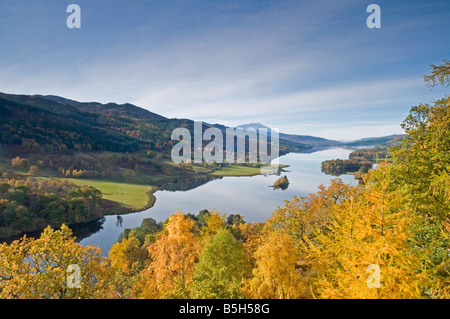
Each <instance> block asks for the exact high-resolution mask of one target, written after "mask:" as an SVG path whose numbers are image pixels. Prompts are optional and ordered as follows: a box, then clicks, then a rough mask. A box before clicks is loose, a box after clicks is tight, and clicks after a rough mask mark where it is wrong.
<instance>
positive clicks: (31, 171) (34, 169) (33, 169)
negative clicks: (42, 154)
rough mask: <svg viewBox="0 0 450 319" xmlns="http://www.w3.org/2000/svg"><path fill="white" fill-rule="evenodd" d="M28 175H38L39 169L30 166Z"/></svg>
mask: <svg viewBox="0 0 450 319" xmlns="http://www.w3.org/2000/svg"><path fill="white" fill-rule="evenodd" d="M28 173H29V174H30V175H36V174H37V173H39V169H38V167H37V166H35V165H32V166H31V167H30V171H29V172H28Z"/></svg>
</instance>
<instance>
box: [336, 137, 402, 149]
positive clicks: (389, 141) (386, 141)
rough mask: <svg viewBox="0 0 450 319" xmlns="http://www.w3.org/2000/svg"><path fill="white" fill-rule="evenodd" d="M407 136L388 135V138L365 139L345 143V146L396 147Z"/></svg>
mask: <svg viewBox="0 0 450 319" xmlns="http://www.w3.org/2000/svg"><path fill="white" fill-rule="evenodd" d="M404 136H405V134H394V135H388V136H382V137H369V138H363V139H360V140H356V141H352V142H345V143H343V144H344V145H348V146H376V145H378V146H386V147H392V146H395V145H398V144H399V143H400V142H401V140H402V139H403V137H404Z"/></svg>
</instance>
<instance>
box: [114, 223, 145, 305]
mask: <svg viewBox="0 0 450 319" xmlns="http://www.w3.org/2000/svg"><path fill="white" fill-rule="evenodd" d="M135 234H136V231H135V230H132V231H131V232H130V234H128V236H127V237H123V238H122V240H121V241H120V242H117V243H115V244H114V245H112V247H111V249H110V250H109V253H108V259H109V262H110V266H111V270H112V271H113V274H112V277H113V278H112V286H113V288H112V290H113V291H114V292H115V294H116V295H117V297H119V298H126V297H134V296H135V294H136V292H137V291H134V290H136V289H135V285H136V284H137V282H138V279H139V275H140V272H141V271H142V270H143V269H144V267H145V262H146V258H147V252H146V250H145V249H143V248H142V244H141V242H140V241H139V240H138V239H137V238H136V236H135Z"/></svg>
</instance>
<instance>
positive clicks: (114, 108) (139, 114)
mask: <svg viewBox="0 0 450 319" xmlns="http://www.w3.org/2000/svg"><path fill="white" fill-rule="evenodd" d="M36 96H37V97H41V98H43V99H46V100H49V101H54V102H57V103H59V104H63V105H69V106H73V107H75V108H76V109H78V110H80V111H82V112H90V113H100V114H104V115H112V116H123V117H130V118H135V119H146V120H164V119H166V118H165V117H164V116H161V115H159V114H156V113H153V112H150V111H148V110H146V109H143V108H140V107H138V106H136V105H133V104H130V103H125V104H116V103H107V104H101V103H98V102H78V101H74V100H69V99H66V98H63V97H60V96H55V95H36Z"/></svg>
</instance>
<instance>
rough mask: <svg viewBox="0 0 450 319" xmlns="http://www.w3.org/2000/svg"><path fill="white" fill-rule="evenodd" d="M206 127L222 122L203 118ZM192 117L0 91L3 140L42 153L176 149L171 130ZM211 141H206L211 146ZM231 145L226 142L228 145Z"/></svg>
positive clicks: (296, 146) (294, 148)
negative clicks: (170, 116) (167, 116)
mask: <svg viewBox="0 0 450 319" xmlns="http://www.w3.org/2000/svg"><path fill="white" fill-rule="evenodd" d="M203 124H204V125H203V129H204V130H205V129H207V128H208V127H217V128H219V129H220V130H222V132H224V133H225V130H226V127H225V126H223V125H220V124H214V125H212V124H208V123H203ZM179 127H184V128H187V129H189V130H190V131H191V132H193V130H194V122H193V121H192V120H189V119H168V118H165V117H163V116H161V115H158V114H155V113H152V112H150V111H148V110H145V109H142V108H140V107H138V106H135V105H132V104H121V105H119V104H116V103H108V104H101V103H97V102H88V103H85V102H78V101H74V100H70V99H66V98H63V97H59V96H54V95H45V96H44V95H15V94H5V93H0V143H2V144H6V145H7V144H13V145H14V144H15V145H22V146H24V147H25V148H28V149H30V150H34V151H42V152H61V151H63V152H66V151H68V150H82V151H91V150H94V151H95V150H97V151H102V150H103V151H113V152H134V151H138V150H141V149H150V150H157V151H160V152H164V153H170V151H171V149H172V147H173V145H174V144H175V143H177V142H176V141H172V140H171V133H172V131H173V130H174V129H175V128H179ZM207 143H209V141H203V144H204V145H206V144H207ZM224 147H225V144H224ZM306 148H307V147H306V146H305V145H304V144H301V143H294V142H290V141H287V140H281V141H280V154H285V153H287V152H301V151H304V150H305V149H306Z"/></svg>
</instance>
